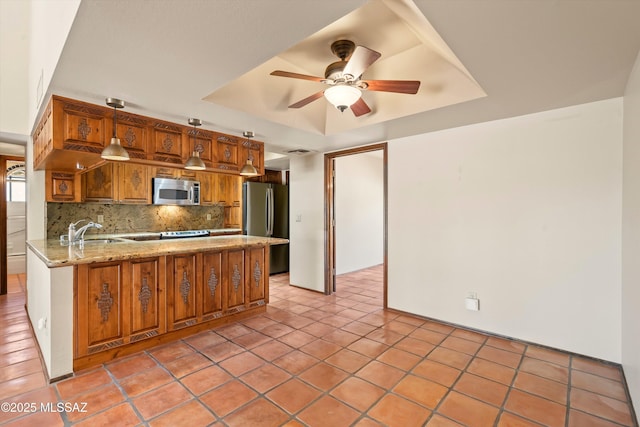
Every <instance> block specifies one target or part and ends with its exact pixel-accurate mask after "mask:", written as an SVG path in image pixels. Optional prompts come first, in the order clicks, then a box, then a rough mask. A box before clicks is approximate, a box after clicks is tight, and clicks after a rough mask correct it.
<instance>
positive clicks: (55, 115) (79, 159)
mask: <svg viewBox="0 0 640 427" xmlns="http://www.w3.org/2000/svg"><path fill="white" fill-rule="evenodd" d="M107 122H108V120H107V119H106V116H105V115H104V112H103V111H102V109H101V108H98V107H94V106H92V105H90V104H84V103H78V102H74V101H72V100H67V99H65V98H58V97H55V96H54V97H52V99H51V101H50V103H49V104H48V105H47V107H46V108H45V111H44V113H43V115H42V118H41V119H40V122H39V123H38V125H37V126H36V129H35V131H34V133H33V161H34V165H33V166H34V168H35V169H47V170H57V171H76V170H78V169H81V168H83V167H85V166H86V165H93V164H95V163H97V162H99V161H100V153H101V152H102V149H103V148H104V146H105V144H108V143H109V142H110V139H107Z"/></svg>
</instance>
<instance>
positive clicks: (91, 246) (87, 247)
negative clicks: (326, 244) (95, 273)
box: [27, 233, 289, 268]
mask: <svg viewBox="0 0 640 427" xmlns="http://www.w3.org/2000/svg"><path fill="white" fill-rule="evenodd" d="M144 234H154V233H136V235H137V236H141V235H144ZM125 236H129V237H131V236H132V235H130V234H128V235H105V234H102V235H92V236H91V238H94V239H95V238H98V239H100V240H96V241H95V242H90V240H91V239H90V238H89V236H87V242H88V243H85V244H84V245H82V246H79V245H73V246H68V245H63V244H61V243H60V241H59V240H30V241H27V246H28V247H29V248H30V249H31V250H32V251H33V252H34V253H35V254H36V255H37V256H38V257H39V258H40V259H41V260H42V261H44V263H45V264H46V265H47V267H50V268H53V267H64V266H67V265H75V264H90V263H93V262H106V261H121V260H128V259H137V258H147V257H155V256H163V255H172V254H180V253H188V252H205V251H211V250H216V249H219V250H224V249H236V248H243V247H247V246H264V245H280V244H285V243H288V242H289V241H288V240H287V239H281V238H276V237H260V236H245V235H229V236H225V235H221V236H211V237H197V238H186V239H166V240H143V241H134V240H126V238H125ZM105 240H111V241H109V242H105Z"/></svg>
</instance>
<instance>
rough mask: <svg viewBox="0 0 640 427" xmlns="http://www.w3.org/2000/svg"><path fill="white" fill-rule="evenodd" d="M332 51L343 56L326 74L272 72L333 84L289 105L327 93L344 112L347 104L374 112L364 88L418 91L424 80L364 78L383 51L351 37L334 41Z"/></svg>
mask: <svg viewBox="0 0 640 427" xmlns="http://www.w3.org/2000/svg"><path fill="white" fill-rule="evenodd" d="M331 51H332V52H333V53H334V54H335V55H336V56H337V57H338V58H340V61H336V62H334V63H332V64H330V65H329V66H328V67H327V68H326V70H325V72H324V78H322V77H316V76H309V75H306V74H298V73H292V72H289V71H281V70H276V71H273V72H272V73H271V75H272V76H280V77H291V78H294V79H302V80H311V81H314V82H320V83H324V84H326V85H328V86H329V88H327V89H325V90H322V91H320V92H317V93H314V94H313V95H311V96H308V97H306V98H304V99H302V100H300V101H298V102H296V103H294V104H291V105H289V108H301V107H304V106H305V105H307V104H309V103H311V102H313V101H315V100H316V99H319V98H321V97H322V96H323V95H324V97H325V98H327V100H328V101H329V102H330V103H331V104H333V105H334V106H335V107H336V108H337V109H338V110H340V111H341V112H343V111H344V110H346V109H347V108H351V111H353V114H354V115H355V116H356V117H359V116H362V115H364V114H367V113H370V112H371V108H369V106H368V105H367V103H366V102H364V100H363V99H362V98H361V95H362V93H361V91H362V90H371V91H378V92H395V93H405V94H411V95H413V94H416V93H417V92H418V88H419V87H420V81H418V80H364V79H362V73H364V71H365V70H366V69H367V68H369V66H370V65H371V64H373V63H374V62H376V61H377V60H378V58H380V56H381V54H380V53H379V52H376V51H375V50H372V49H369V48H368V47H364V46H356V45H355V43H354V42H352V41H351V40H337V41H335V42H333V43H332V44H331Z"/></svg>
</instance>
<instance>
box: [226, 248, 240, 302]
mask: <svg viewBox="0 0 640 427" xmlns="http://www.w3.org/2000/svg"><path fill="white" fill-rule="evenodd" d="M244 273H245V271H244V250H242V249H240V250H235V251H229V252H228V255H227V269H226V282H227V309H233V308H235V307H238V306H242V305H244V302H245V300H244V297H245V294H244V283H245V282H244V280H245V279H244Z"/></svg>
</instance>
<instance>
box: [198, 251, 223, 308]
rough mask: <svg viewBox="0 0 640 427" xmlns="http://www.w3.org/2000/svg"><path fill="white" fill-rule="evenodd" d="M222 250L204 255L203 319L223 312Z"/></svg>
mask: <svg viewBox="0 0 640 427" xmlns="http://www.w3.org/2000/svg"><path fill="white" fill-rule="evenodd" d="M221 273H222V252H212V253H205V254H203V256H202V280H203V284H204V287H203V290H202V306H203V310H202V315H203V320H209V319H212V318H215V317H220V316H221V312H222V277H221Z"/></svg>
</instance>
